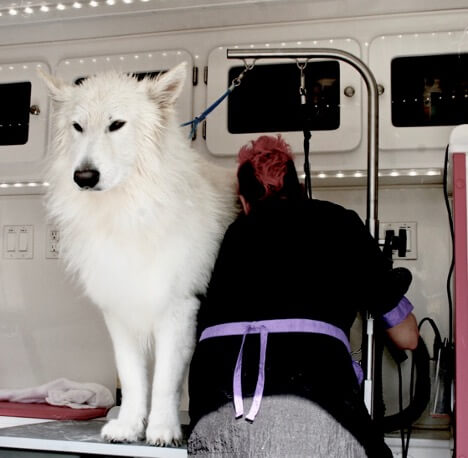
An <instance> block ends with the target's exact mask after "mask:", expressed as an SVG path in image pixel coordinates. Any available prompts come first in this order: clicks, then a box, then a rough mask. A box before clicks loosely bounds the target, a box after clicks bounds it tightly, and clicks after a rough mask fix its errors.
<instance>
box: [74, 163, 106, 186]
mask: <svg viewBox="0 0 468 458" xmlns="http://www.w3.org/2000/svg"><path fill="white" fill-rule="evenodd" d="M99 175H100V174H99V172H98V171H97V170H95V169H91V168H86V169H83V170H76V171H75V173H74V174H73V181H74V182H75V183H76V184H77V185H78V186H79V187H80V188H82V189H94V187H95V186H96V185H97V184H98V183H99Z"/></svg>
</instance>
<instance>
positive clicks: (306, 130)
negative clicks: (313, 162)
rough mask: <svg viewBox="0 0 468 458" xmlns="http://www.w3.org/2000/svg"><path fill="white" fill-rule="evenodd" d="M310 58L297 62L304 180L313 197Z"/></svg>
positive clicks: (309, 196) (309, 194) (308, 195)
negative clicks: (307, 78)
mask: <svg viewBox="0 0 468 458" xmlns="http://www.w3.org/2000/svg"><path fill="white" fill-rule="evenodd" d="M307 63H308V60H306V61H304V62H300V61H299V60H298V59H296V64H297V66H298V68H299V70H300V72H301V78H300V85H299V95H300V96H301V109H302V131H303V133H304V176H305V178H304V181H305V188H306V193H307V197H308V198H309V199H312V180H311V178H310V162H309V149H310V138H311V137H312V135H311V133H310V130H309V125H308V116H307V98H306V95H307V90H306V83H305V68H306V67H307Z"/></svg>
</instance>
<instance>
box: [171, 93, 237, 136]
mask: <svg viewBox="0 0 468 458" xmlns="http://www.w3.org/2000/svg"><path fill="white" fill-rule="evenodd" d="M234 88H235V85H234V84H231V86H229V88H228V90H227V91H226V92H225V93H224V94H223V95H222V96H221V97H220V98H219V99H217V100H215V101H214V102H213V103H212V104H211V105H210V106H209V107H208V108H207V109H206V110H205V111H204V112H203V113H202V114H201V115H200V116H195V118H193V119H192V120H191V121H188V122H184V123H183V124H181V125H180V127H185V126H189V125H191V126H192V129H191V130H190V134H189V138H193V137H194V135H195V133H196V132H197V127H198V124H200V123H201V122H202V121H203V120H204V119H205V118H206V117H207V116H208V115H209V114H210V113H211V112H212V111H213V110H214V109H215V108H216V107H217V106H218V105H219V104H220V103H221V102H222V101H223V100H224V99H225V98H226V97H227V96H228V95H229V94H230V93H231V92H232V91H233V90H234Z"/></svg>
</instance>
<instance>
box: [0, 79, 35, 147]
mask: <svg viewBox="0 0 468 458" xmlns="http://www.w3.org/2000/svg"><path fill="white" fill-rule="evenodd" d="M0 100H1V101H2V103H1V105H0V145H24V144H26V143H27V142H28V136H29V108H30V106H31V83H30V82H29V81H27V82H21V83H7V84H0Z"/></svg>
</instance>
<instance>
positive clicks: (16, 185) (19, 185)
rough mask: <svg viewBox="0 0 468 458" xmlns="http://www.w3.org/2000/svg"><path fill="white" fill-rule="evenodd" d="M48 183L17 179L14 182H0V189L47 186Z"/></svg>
mask: <svg viewBox="0 0 468 458" xmlns="http://www.w3.org/2000/svg"><path fill="white" fill-rule="evenodd" d="M48 186H49V183H47V181H26V182H22V181H18V182H16V183H0V189H11V188H40V187H43V188H47V187H48Z"/></svg>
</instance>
